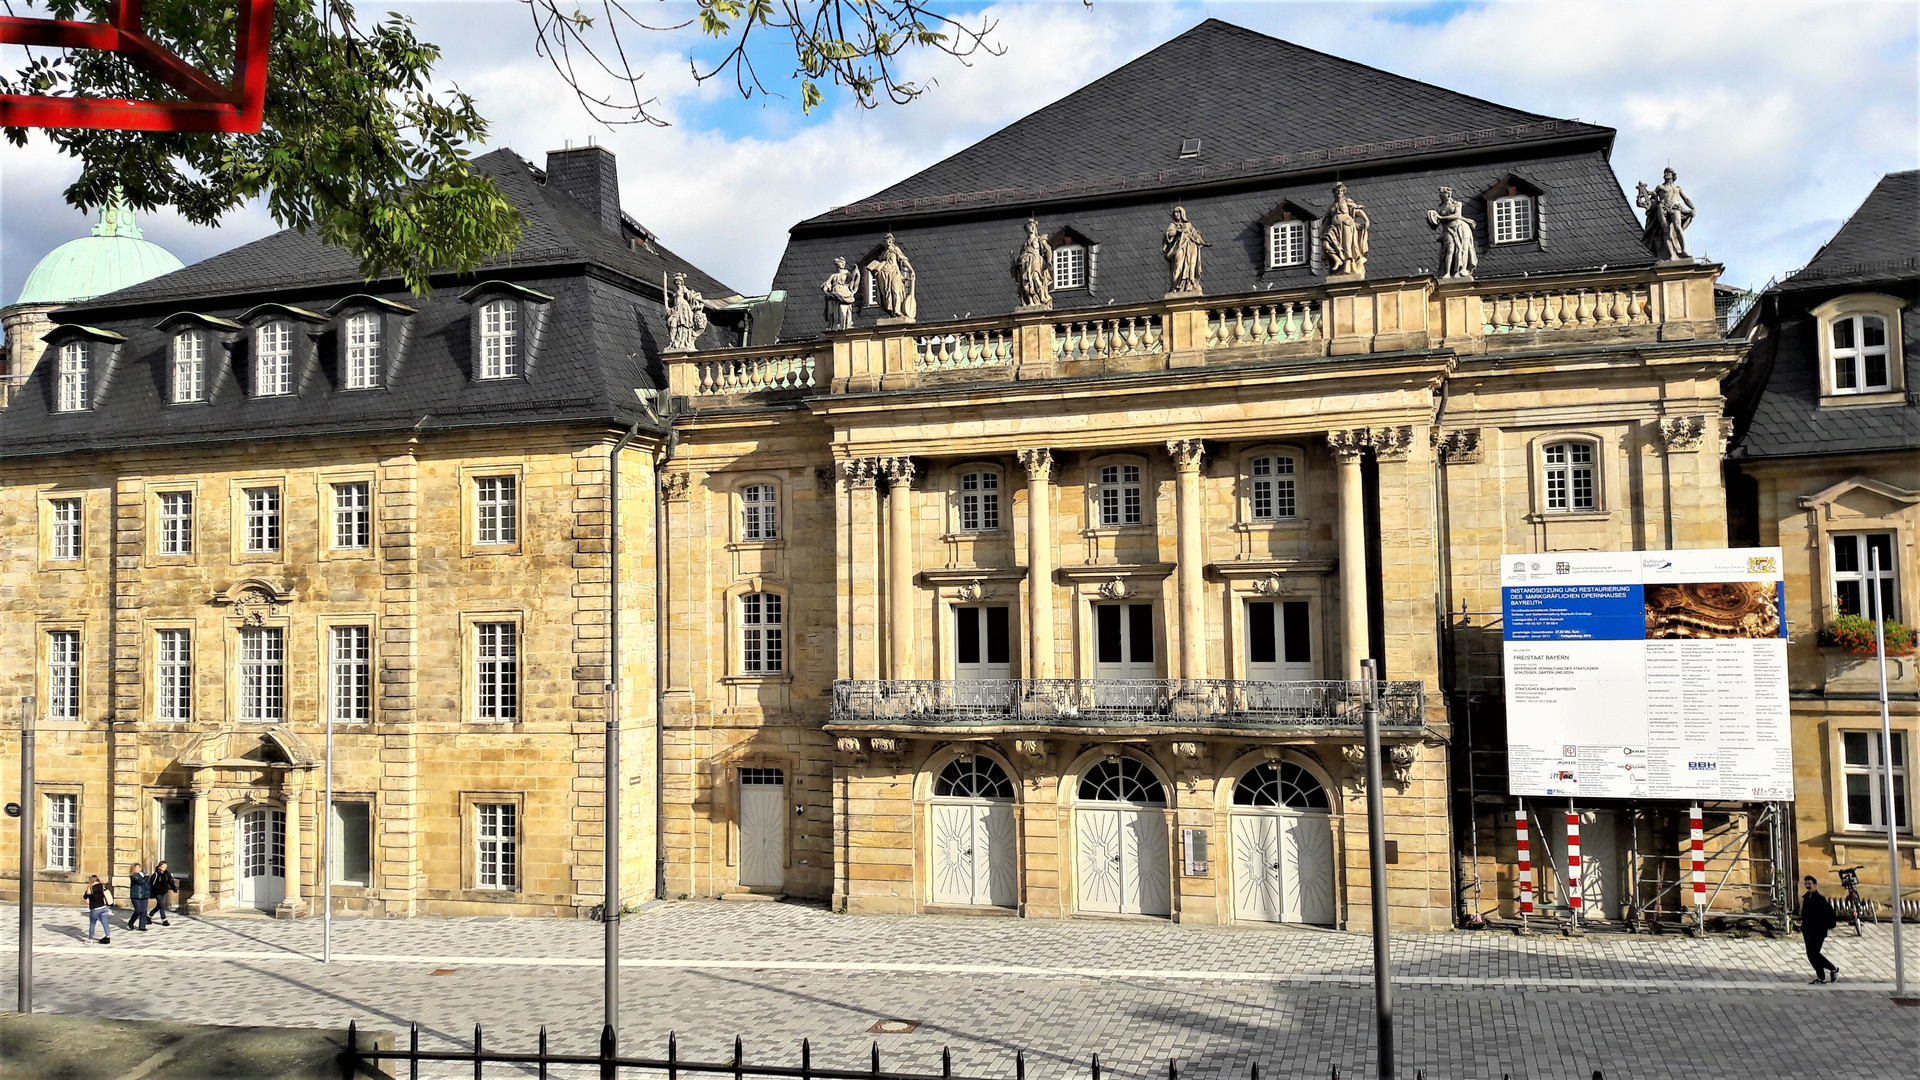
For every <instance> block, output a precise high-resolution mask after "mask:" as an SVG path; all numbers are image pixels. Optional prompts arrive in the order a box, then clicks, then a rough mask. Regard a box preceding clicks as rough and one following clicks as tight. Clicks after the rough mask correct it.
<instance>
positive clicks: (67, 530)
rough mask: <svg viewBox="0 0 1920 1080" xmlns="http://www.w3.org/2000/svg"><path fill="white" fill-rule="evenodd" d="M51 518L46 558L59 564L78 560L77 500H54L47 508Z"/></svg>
mask: <svg viewBox="0 0 1920 1080" xmlns="http://www.w3.org/2000/svg"><path fill="white" fill-rule="evenodd" d="M48 509H49V511H50V513H51V516H52V518H53V535H52V536H51V537H49V538H48V539H49V540H50V541H51V542H50V543H49V544H48V545H47V557H48V558H49V559H57V560H59V561H61V562H71V561H75V560H78V559H79V558H80V510H81V503H80V500H79V499H54V500H53V501H52V503H51V505H50V506H49V507H48Z"/></svg>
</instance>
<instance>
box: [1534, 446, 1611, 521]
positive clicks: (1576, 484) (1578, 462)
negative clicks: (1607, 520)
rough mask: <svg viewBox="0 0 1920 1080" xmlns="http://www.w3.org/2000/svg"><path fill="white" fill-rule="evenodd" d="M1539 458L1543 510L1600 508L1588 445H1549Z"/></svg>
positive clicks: (1590, 451)
mask: <svg viewBox="0 0 1920 1080" xmlns="http://www.w3.org/2000/svg"><path fill="white" fill-rule="evenodd" d="M1540 458H1541V481H1542V485H1541V486H1542V489H1543V490H1544V491H1545V493H1546V503H1545V506H1546V509H1548V510H1550V511H1554V512H1556V513H1559V512H1571V511H1580V510H1597V509H1599V508H1600V500H1599V486H1598V483H1597V481H1596V479H1595V472H1594V459H1593V458H1594V455H1593V444H1592V443H1590V442H1557V443H1549V444H1547V446H1546V447H1545V448H1544V449H1542V450H1541V453H1540Z"/></svg>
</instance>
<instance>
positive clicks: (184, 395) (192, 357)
mask: <svg viewBox="0 0 1920 1080" xmlns="http://www.w3.org/2000/svg"><path fill="white" fill-rule="evenodd" d="M205 400H207V334H206V331H204V330H185V331H182V332H181V333H179V334H176V335H174V338H173V403H174V404H175V405H186V404H189V403H191V402H195V401H205Z"/></svg>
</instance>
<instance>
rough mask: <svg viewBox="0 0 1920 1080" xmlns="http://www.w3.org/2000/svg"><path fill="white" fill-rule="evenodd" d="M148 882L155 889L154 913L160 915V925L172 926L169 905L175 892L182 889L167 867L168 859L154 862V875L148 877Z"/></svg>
mask: <svg viewBox="0 0 1920 1080" xmlns="http://www.w3.org/2000/svg"><path fill="white" fill-rule="evenodd" d="M147 884H148V885H149V886H150V887H151V888H152V890H153V913H154V914H155V915H158V916H160V925H161V926H172V925H173V924H172V923H170V922H168V921H167V905H168V904H169V903H171V902H173V894H174V893H176V892H179V891H180V883H179V882H178V881H176V880H174V876H173V871H172V870H170V869H168V868H167V860H165V859H161V860H160V861H159V862H157V863H154V864H153V876H152V877H150V878H148V879H147Z"/></svg>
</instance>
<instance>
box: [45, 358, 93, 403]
mask: <svg viewBox="0 0 1920 1080" xmlns="http://www.w3.org/2000/svg"><path fill="white" fill-rule="evenodd" d="M91 351H92V350H91V348H90V347H89V346H88V344H87V343H86V342H84V341H69V342H67V343H66V344H65V345H62V346H60V360H59V368H58V369H57V373H56V374H57V381H56V383H55V393H54V397H55V401H54V406H53V407H54V409H55V410H56V411H58V412H80V411H81V410H83V409H85V408H87V406H88V402H87V392H88V389H89V387H90V386H91V385H92V375H93V373H92V371H91V370H90V369H91V368H92V357H91V355H90V353H91Z"/></svg>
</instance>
